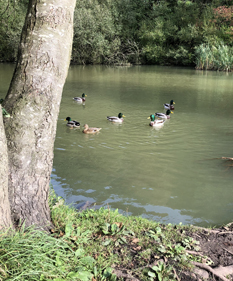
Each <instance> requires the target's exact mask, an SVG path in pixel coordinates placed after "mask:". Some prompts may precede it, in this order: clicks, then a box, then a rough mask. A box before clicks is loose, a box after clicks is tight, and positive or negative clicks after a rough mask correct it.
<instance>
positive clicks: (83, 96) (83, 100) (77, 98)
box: [73, 93, 87, 102]
mask: <svg viewBox="0 0 233 281" xmlns="http://www.w3.org/2000/svg"><path fill="white" fill-rule="evenodd" d="M86 96H87V95H85V94H84V93H83V94H82V97H81V98H80V97H75V98H73V99H74V100H75V101H77V102H85V101H86V99H85V97H86Z"/></svg>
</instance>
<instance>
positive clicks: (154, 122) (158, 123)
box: [147, 114, 165, 127]
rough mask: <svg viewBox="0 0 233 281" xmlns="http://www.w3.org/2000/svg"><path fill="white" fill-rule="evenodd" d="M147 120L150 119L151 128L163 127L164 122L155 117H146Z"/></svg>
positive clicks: (152, 115)
mask: <svg viewBox="0 0 233 281" xmlns="http://www.w3.org/2000/svg"><path fill="white" fill-rule="evenodd" d="M147 119H150V120H151V121H150V124H149V125H150V126H152V127H160V126H163V124H164V122H165V120H160V119H155V115H154V114H151V115H150V117H148V118H147Z"/></svg>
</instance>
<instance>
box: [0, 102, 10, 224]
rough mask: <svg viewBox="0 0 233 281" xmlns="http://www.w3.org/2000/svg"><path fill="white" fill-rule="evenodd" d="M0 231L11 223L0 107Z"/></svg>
mask: <svg viewBox="0 0 233 281" xmlns="http://www.w3.org/2000/svg"><path fill="white" fill-rule="evenodd" d="M0 147H1V149H0V159H1V162H0V179H1V183H0V230H1V229H3V228H9V227H10V226H11V225H12V223H11V216H10V203H9V199H8V155H7V143H6V136H5V130H4V126H3V120H2V107H1V105H0Z"/></svg>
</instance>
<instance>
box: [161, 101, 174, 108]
mask: <svg viewBox="0 0 233 281" xmlns="http://www.w3.org/2000/svg"><path fill="white" fill-rule="evenodd" d="M173 104H175V102H174V101H173V100H171V101H170V104H169V103H164V104H163V106H164V108H165V109H171V110H174V109H175V107H174V105H173Z"/></svg>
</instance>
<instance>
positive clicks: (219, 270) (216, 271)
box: [192, 261, 233, 281]
mask: <svg viewBox="0 0 233 281" xmlns="http://www.w3.org/2000/svg"><path fill="white" fill-rule="evenodd" d="M192 264H193V265H195V266H197V267H199V268H202V269H205V270H207V271H208V272H210V273H212V274H213V275H215V276H216V277H218V278H219V279H220V280H222V281H229V279H227V278H226V277H225V276H224V275H228V274H232V273H233V270H232V266H230V267H231V269H230V272H228V271H227V273H226V272H225V270H223V269H227V268H228V266H227V267H223V266H219V267H217V268H212V267H210V266H209V265H207V264H203V263H200V262H196V261H193V262H192Z"/></svg>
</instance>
